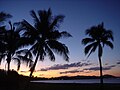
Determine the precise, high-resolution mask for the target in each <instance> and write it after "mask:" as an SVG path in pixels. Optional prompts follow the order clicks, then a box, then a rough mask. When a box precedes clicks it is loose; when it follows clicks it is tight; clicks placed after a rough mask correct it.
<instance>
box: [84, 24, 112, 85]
mask: <svg viewBox="0 0 120 90" xmlns="http://www.w3.org/2000/svg"><path fill="white" fill-rule="evenodd" d="M112 34H113V33H112V31H111V30H106V29H105V28H104V24H103V23H101V24H99V25H98V26H93V27H91V28H90V29H87V30H86V35H88V36H89V37H88V38H84V39H83V40H82V44H84V45H86V47H85V51H84V52H85V54H88V57H89V55H90V54H91V53H93V52H95V50H96V49H97V48H98V58H99V64H100V78H101V80H100V82H101V84H103V77H102V61H101V57H102V54H103V48H104V46H105V45H106V46H109V47H110V48H112V49H113V44H112V42H111V41H113V40H114V39H113V35H112Z"/></svg>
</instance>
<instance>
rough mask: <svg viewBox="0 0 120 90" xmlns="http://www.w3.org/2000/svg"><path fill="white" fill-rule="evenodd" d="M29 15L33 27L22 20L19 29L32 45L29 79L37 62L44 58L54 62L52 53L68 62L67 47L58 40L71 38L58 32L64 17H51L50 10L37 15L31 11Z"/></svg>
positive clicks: (39, 12) (64, 32)
mask: <svg viewBox="0 0 120 90" xmlns="http://www.w3.org/2000/svg"><path fill="white" fill-rule="evenodd" d="M30 14H31V16H32V18H33V20H34V26H33V25H31V24H30V23H28V22H27V21H26V20H23V21H22V22H21V25H22V26H21V27H22V29H23V31H24V33H23V35H24V37H27V38H29V41H27V43H29V44H30V45H32V46H31V48H30V49H29V51H31V52H32V53H33V54H34V56H35V60H34V64H33V66H32V68H31V69H30V71H31V73H30V77H31V76H32V74H33V72H34V70H35V66H36V64H37V62H38V60H41V61H43V60H44V57H45V56H48V57H49V59H50V60H51V61H54V60H55V55H54V53H57V54H59V55H62V56H63V57H64V59H65V60H66V61H68V60H69V57H68V54H69V50H68V47H67V46H66V45H65V44H63V43H61V42H60V41H58V40H59V39H61V38H65V37H71V35H70V34H69V33H68V32H66V31H63V32H60V31H58V27H59V25H60V23H61V22H62V21H63V19H64V16H63V15H57V16H52V12H51V9H50V8H49V9H48V11H46V10H39V11H38V14H36V13H35V12H34V11H33V10H32V11H31V12H30Z"/></svg>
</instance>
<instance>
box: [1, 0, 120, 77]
mask: <svg viewBox="0 0 120 90" xmlns="http://www.w3.org/2000/svg"><path fill="white" fill-rule="evenodd" d="M48 8H51V10H52V13H53V15H59V14H62V15H65V18H64V22H63V23H61V26H60V28H59V30H60V31H67V32H69V33H70V34H71V35H72V36H73V37H71V38H65V39H61V42H63V43H65V44H66V45H67V46H68V48H69V50H70V55H69V57H70V60H69V62H66V61H65V60H64V59H63V58H62V57H61V56H56V61H55V62H51V61H50V60H49V59H48V58H47V57H46V58H45V60H44V61H43V62H41V61H40V62H38V64H37V67H36V72H35V73H34V75H35V76H38V77H58V76H66V75H68V76H75V75H99V62H98V57H97V52H95V53H93V54H91V56H90V57H89V58H88V59H86V56H85V54H84V46H83V45H82V44H81V40H82V39H83V38H85V37H86V36H85V30H86V29H88V28H90V27H91V26H94V25H98V24H100V23H101V22H104V26H105V28H106V29H110V30H112V31H113V35H114V42H113V44H114V49H113V50H112V49H110V48H109V47H105V48H104V51H103V57H102V62H103V73H104V74H111V75H115V76H120V0H0V11H4V12H6V13H9V14H11V15H12V16H13V18H11V21H12V22H18V21H22V20H23V19H26V20H27V21H28V22H30V23H33V20H32V17H31V16H30V13H29V12H30V11H31V10H34V11H36V12H37V11H38V10H48ZM4 63H5V62H4ZM4 63H3V64H1V66H0V68H4V67H5V65H4ZM11 68H12V69H15V70H16V66H15V63H14V62H12V63H11ZM28 70H29V68H27V67H25V65H22V66H21V69H20V71H19V73H20V74H24V75H29V72H28Z"/></svg>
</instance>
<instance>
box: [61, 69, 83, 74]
mask: <svg viewBox="0 0 120 90" xmlns="http://www.w3.org/2000/svg"><path fill="white" fill-rule="evenodd" d="M78 72H84V70H81V71H80V70H70V71H65V72H60V74H68V73H78Z"/></svg>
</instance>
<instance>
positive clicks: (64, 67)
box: [40, 62, 92, 71]
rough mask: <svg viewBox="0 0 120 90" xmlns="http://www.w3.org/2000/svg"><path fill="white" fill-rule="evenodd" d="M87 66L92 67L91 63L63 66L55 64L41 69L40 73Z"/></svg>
mask: <svg viewBox="0 0 120 90" xmlns="http://www.w3.org/2000/svg"><path fill="white" fill-rule="evenodd" d="M89 65H92V63H82V62H76V63H70V64H63V65H61V64H56V65H54V66H51V67H48V68H42V69H41V70H40V71H48V70H59V69H68V68H72V67H83V66H89Z"/></svg>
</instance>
